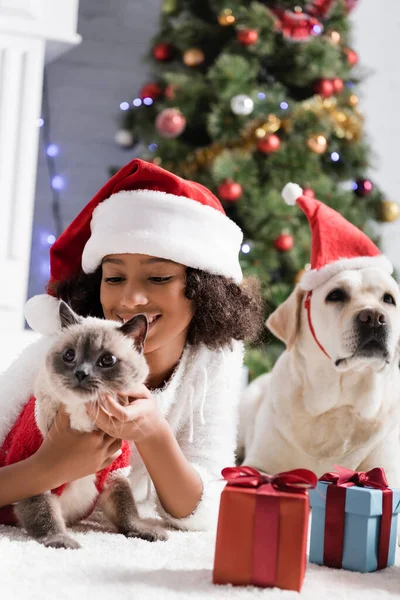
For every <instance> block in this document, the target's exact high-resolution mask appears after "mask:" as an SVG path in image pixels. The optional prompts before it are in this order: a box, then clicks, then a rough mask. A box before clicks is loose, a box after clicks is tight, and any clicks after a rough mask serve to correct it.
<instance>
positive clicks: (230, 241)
mask: <svg viewBox="0 0 400 600" xmlns="http://www.w3.org/2000/svg"><path fill="white" fill-rule="evenodd" d="M241 243H242V232H241V230H240V229H239V227H238V226H237V225H236V224H235V223H233V222H232V221H231V220H230V219H228V217H227V216H226V215H225V213H224V211H223V208H222V206H221V204H220V202H219V201H218V200H217V198H216V197H215V196H214V195H213V194H212V193H211V192H210V191H209V190H207V189H206V188H205V187H203V186H202V185H200V184H198V183H195V182H191V181H186V180H183V179H181V178H180V177H177V176H175V175H173V174H172V173H169V172H167V171H165V170H164V169H161V168H160V167H157V166H155V165H153V164H150V163H146V162H144V161H142V160H139V159H135V160H133V161H132V162H131V163H130V164H128V165H127V166H126V167H124V168H123V169H121V170H120V171H119V172H118V173H117V174H116V175H115V176H114V177H112V179H111V180H110V181H109V182H107V183H106V184H105V185H104V186H103V188H101V190H100V191H99V192H98V193H97V194H96V196H95V197H94V198H93V199H92V200H91V202H89V204H88V205H87V206H86V207H85V208H84V209H83V210H82V212H81V213H80V214H79V215H78V217H77V218H76V219H75V220H74V221H73V222H72V223H71V225H70V226H69V227H68V228H67V229H66V230H65V231H64V233H63V234H62V235H61V236H60V237H59V238H58V240H57V241H56V242H55V243H54V245H53V246H52V248H51V252H50V262H51V278H50V282H49V285H48V295H44V296H39V297H36V298H33V299H31V300H30V301H29V302H28V305H27V310H26V317H27V320H28V323H29V324H30V325H31V327H32V328H33V329H35V330H36V331H39V332H40V333H44V334H45V337H44V338H42V339H41V340H39V342H36V343H35V344H33V345H32V346H30V347H29V348H28V349H27V351H26V352H25V353H24V354H23V355H22V356H21V357H20V358H19V359H18V361H17V363H16V364H14V365H12V366H11V367H10V369H9V370H8V371H6V373H5V374H3V376H2V378H1V381H0V390H1V396H0V452H1V446H2V444H3V441H4V437H5V435H6V434H7V431H8V430H9V429H10V427H11V426H12V425H13V423H14V422H15V419H16V418H17V416H18V414H19V412H20V411H21V409H22V407H23V406H24V404H25V403H26V401H27V400H28V398H29V397H30V395H31V394H32V389H33V382H34V377H35V374H36V373H37V371H38V369H39V367H40V364H41V361H42V360H43V357H44V354H45V352H46V348H47V347H48V346H49V344H50V343H51V340H52V335H51V334H52V333H54V332H55V331H56V330H57V329H58V328H59V318H58V300H57V299H63V300H65V301H66V302H68V304H69V305H70V306H71V307H72V308H73V309H74V310H75V311H76V312H77V313H78V314H81V315H82V316H87V315H92V316H97V317H102V318H106V319H114V320H117V321H120V322H124V321H126V320H128V319H130V318H131V317H132V316H134V315H136V314H140V313H144V314H146V316H147V318H148V320H149V323H150V328H149V333H148V336H147V339H146V343H145V348H144V352H145V357H146V359H147V363H148V365H149V368H150V375H149V378H148V380H147V382H146V384H147V385H146V387H145V386H138V387H137V389H136V391H135V393H134V394H132V393H131V392H130V404H129V405H128V406H125V407H122V406H120V405H117V404H116V403H115V402H113V401H112V400H111V399H108V401H107V403H106V406H105V408H100V409H99V408H98V406H96V407H88V413H89V414H90V416H91V417H92V418H93V420H95V422H96V424H97V426H98V427H99V429H100V430H101V433H99V432H96V433H95V434H79V435H75V438H76V439H74V441H73V443H75V442H76V441H78V442H79V443H80V448H81V450H82V459H81V463H82V464H79V462H80V460H76V461H75V463H74V460H73V458H72V459H70V460H69V462H68V461H65V460H64V459H63V458H62V454H63V453H62V452H61V453H60V451H58V453H56V452H54V456H53V460H51V457H52V448H54V447H58V448H60V446H62V443H63V440H62V439H61V438H62V437H63V436H64V444H65V446H64V448H65V453H66V454H68V453H69V452H70V447H69V444H70V443H71V441H72V440H71V439H69V440H68V435H69V437H70V438H72V437H73V436H74V433H75V434H76V432H71V431H68V427H65V423H64V430H62V431H61V432H60V431H59V430H58V428H56V427H53V431H51V432H50V433H49V435H48V436H47V438H46V439H45V442H44V444H43V445H42V447H41V448H40V450H39V451H38V453H37V454H40V452H42V456H39V457H36V458H35V456H36V455H34V457H32V459H28V461H29V460H31V461H32V462H31V464H32V463H33V464H34V470H33V471H32V476H33V473H35V472H36V473H37V472H40V465H41V464H42V465H43V467H44V470H46V471H47V473H48V475H47V474H46V475H44V474H42V476H41V477H40V478H39V479H40V481H39V482H38V483H37V485H36V488H37V491H36V492H35V493H39V491H43V490H39V488H40V487H41V488H43V486H44V485H45V486H46V487H45V489H53V488H55V487H57V485H59V480H60V478H62V479H63V483H65V481H66V480H67V479H65V477H67V476H68V478H69V479H68V480H73V479H76V478H79V477H82V476H83V475H84V474H87V473H89V472H90V473H92V472H93V471H94V470H96V469H97V468H98V466H99V465H101V464H103V463H104V462H105V461H106V462H107V460H110V457H112V454H113V453H115V451H116V448H118V444H119V442H118V441H115V440H119V439H125V440H128V441H130V442H131V446H132V454H131V464H132V475H131V482H132V486H133V490H134V494H135V498H136V499H137V500H138V501H140V500H144V499H145V498H147V499H149V498H150V497H151V496H153V497H154V499H155V501H156V507H157V510H158V513H159V514H160V515H161V516H162V517H163V518H164V520H165V521H167V522H168V523H169V524H170V525H173V526H175V527H177V528H180V529H188V530H193V529H194V530H204V529H209V528H213V527H215V524H216V519H217V514H218V505H219V494H220V486H218V485H215V483H213V482H215V480H218V479H219V478H220V472H221V469H222V468H223V467H225V466H228V465H232V464H234V450H235V444H236V414H237V400H238V395H239V392H240V377H241V366H242V360H243V343H242V340H246V339H249V340H254V339H255V338H256V336H257V335H258V333H259V331H260V327H261V320H262V315H263V307H262V303H261V301H260V295H259V292H258V288H257V286H255V285H249V284H247V285H240V284H241V281H242V273H241V269H240V264H239V258H238V255H239V251H240V247H241ZM17 381H18V384H19V389H18V392H16V390H15V388H16V384H17ZM6 388H7V390H8V391H7V392H6V393H5V392H4V390H5V389H6ZM121 392H123V390H121ZM58 418H59V419H63V416H62V415H61V416H59V417H58ZM64 419H65V416H64ZM49 438H50V439H49ZM86 440H88V441H86ZM85 444H86V447H85ZM46 452H47V454H46ZM60 454H61V457H60ZM89 454H90V458H88V455H89ZM75 455H76V449H75ZM35 460H36V462H35ZM28 461H24V462H25V463H26V462H28ZM67 462H68V464H66V463H67ZM59 465H60V468H61V470H62V472H61V473H58V472H57V471H58V466H59ZM29 468H30V465H29V464H28V465H24V464H23V463H18V464H16V465H11V466H9V467H6V468H4V469H0V489H1V488H4V487H5V486H6V487H7V488H8V493H7V494H5V499H4V497H3V498H2V496H1V492H0V506H1V505H2V503H3V504H6V503H10V502H15V501H18V500H20V499H22V497H29V496H30V495H32V493H33V491H34V489H36V488H35V486H33V485H32V482H31V481H30V479H32V476H30V471H29ZM18 469H19V470H20V471H19V473H23V474H24V482H25V483H24V484H23V483H22V482H19V483H18V482H17V479H16V477H17V473H18ZM85 469H86V471H87V473H85ZM90 469H92V470H90ZM7 470H8V472H7ZM2 471H3V473H2ZM25 474H26V476H25ZM52 478H53V479H52ZM1 484H2V485H1ZM24 485H25V488H24ZM153 488H154V489H153ZM154 491H155V493H154Z"/></svg>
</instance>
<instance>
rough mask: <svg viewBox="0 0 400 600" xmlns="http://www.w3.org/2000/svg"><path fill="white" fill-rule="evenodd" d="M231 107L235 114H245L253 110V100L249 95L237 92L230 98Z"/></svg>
mask: <svg viewBox="0 0 400 600" xmlns="http://www.w3.org/2000/svg"><path fill="white" fill-rule="evenodd" d="M231 109H232V112H233V113H234V114H235V115H241V116H247V115H250V114H251V113H252V112H253V110H254V102H253V100H252V99H251V98H250V96H246V94H238V95H237V96H233V98H232V100H231Z"/></svg>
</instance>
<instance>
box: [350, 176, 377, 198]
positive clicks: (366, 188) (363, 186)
mask: <svg viewBox="0 0 400 600" xmlns="http://www.w3.org/2000/svg"><path fill="white" fill-rule="evenodd" d="M373 187H374V186H373V185H372V181H370V180H369V179H357V181H356V182H355V186H354V193H355V194H356V196H359V197H363V196H368V195H369V194H370V193H371V192H372V188H373Z"/></svg>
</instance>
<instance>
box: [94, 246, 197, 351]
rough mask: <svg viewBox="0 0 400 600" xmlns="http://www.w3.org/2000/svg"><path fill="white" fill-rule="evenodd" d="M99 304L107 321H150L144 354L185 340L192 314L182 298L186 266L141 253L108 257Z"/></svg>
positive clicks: (188, 305) (188, 301) (105, 261)
mask: <svg viewBox="0 0 400 600" xmlns="http://www.w3.org/2000/svg"><path fill="white" fill-rule="evenodd" d="M102 270H103V276H102V280H101V287H100V302H101V304H102V307H103V312H104V316H105V318H106V319H112V320H114V321H121V322H123V321H128V320H129V319H130V318H131V317H133V316H135V315H138V314H145V315H146V316H147V318H148V320H149V324H150V327H149V331H148V334H147V339H146V343H145V354H149V353H151V352H154V351H155V350H158V349H160V348H162V347H165V348H166V349H168V347H172V345H175V344H176V343H179V342H183V345H184V343H185V341H186V337H187V332H188V328H189V324H190V321H191V320H192V317H193V315H194V306H193V302H192V301H191V300H188V299H187V298H186V297H185V288H186V267H185V266H184V265H180V264H177V263H174V262H172V261H169V260H165V259H162V258H156V257H154V256H146V255H143V254H110V255H108V256H105V257H104V259H103V262H102Z"/></svg>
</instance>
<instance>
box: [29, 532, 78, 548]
mask: <svg viewBox="0 0 400 600" xmlns="http://www.w3.org/2000/svg"><path fill="white" fill-rule="evenodd" d="M39 542H40V543H41V544H43V546H46V548H66V549H67V550H77V549H78V548H82V546H81V545H80V544H79V542H77V541H76V540H74V538H72V537H71V536H69V535H67V534H66V533H55V534H54V535H47V536H46V537H45V538H42V539H40V540H39Z"/></svg>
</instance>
